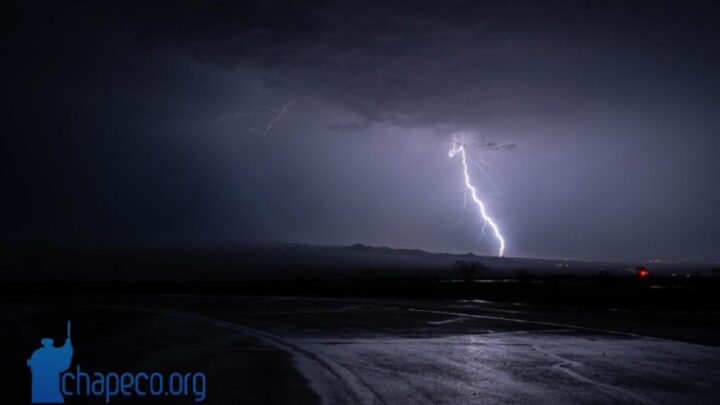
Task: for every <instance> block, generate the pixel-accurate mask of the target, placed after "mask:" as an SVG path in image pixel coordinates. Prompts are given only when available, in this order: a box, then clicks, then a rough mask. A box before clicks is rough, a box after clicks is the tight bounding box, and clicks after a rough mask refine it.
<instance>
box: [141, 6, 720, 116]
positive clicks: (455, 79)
mask: <svg viewBox="0 0 720 405" xmlns="http://www.w3.org/2000/svg"><path fill="white" fill-rule="evenodd" d="M717 7H718V6H716V5H710V6H697V5H692V4H688V3H682V5H681V4H679V3H663V2H650V3H642V2H592V3H580V2H524V1H519V2H482V1H470V2H468V1H460V2H362V3H359V4H347V3H345V2H337V3H326V2H290V3H282V2H212V3H211V5H210V6H208V4H207V3H206V2H194V3H187V4H185V3H184V4H182V5H177V4H176V3H174V2H170V3H156V4H155V7H154V8H153V9H148V8H147V7H145V6H143V7H142V8H141V9H139V10H130V15H131V16H133V17H135V18H136V20H135V21H137V24H138V34H137V40H138V43H140V44H142V45H144V46H148V47H162V46H167V45H177V46H180V47H187V48H189V49H191V50H192V51H193V54H194V55H195V57H196V58H197V59H198V60H201V61H205V62H208V63H216V64H219V65H222V66H227V67H230V68H232V67H237V66H251V67H254V68H256V69H259V70H262V72H263V75H264V77H265V78H266V80H267V81H268V83H270V84H271V86H273V87H280V86H285V87H287V88H289V89H290V90H292V91H297V92H308V93H320V96H323V97H326V98H328V99H329V100H331V101H333V102H339V103H342V104H343V105H345V106H347V107H348V108H351V109H352V110H354V111H356V112H358V113H359V114H361V115H362V116H363V117H364V118H366V119H368V120H372V121H392V122H393V123H395V124H400V125H405V126H417V125H437V124H443V125H449V126H452V127H462V126H467V125H470V126H473V125H477V124H478V123H482V122H485V121H487V120H489V119H492V118H493V117H494V116H496V115H498V114H502V113H506V112H508V111H510V112H512V111H517V110H520V111H522V110H527V109H530V108H532V109H534V110H535V111H536V113H539V114H553V115H561V114H563V113H566V112H567V108H568V106H574V107H576V104H577V103H578V101H579V98H582V97H584V98H586V99H588V100H592V99H596V98H602V97H607V96H624V95H628V96H630V95H632V96H633V97H637V95H638V94H641V95H642V94H648V93H650V94H656V95H661V94H662V93H663V92H664V91H667V89H668V88H672V87H676V86H679V87H683V86H686V85H687V83H688V82H690V83H692V82H696V81H698V80H712V81H713V82H714V85H715V86H716V85H717V71H718V66H719V63H720V56H718V55H719V54H720V52H718V50H720V49H719V47H720V44H719V43H718V36H717V35H716V34H717V28H716V21H715V19H714V17H713V16H715V15H717V11H718V8H717ZM658 86H660V88H658ZM508 100H511V101H508Z"/></svg>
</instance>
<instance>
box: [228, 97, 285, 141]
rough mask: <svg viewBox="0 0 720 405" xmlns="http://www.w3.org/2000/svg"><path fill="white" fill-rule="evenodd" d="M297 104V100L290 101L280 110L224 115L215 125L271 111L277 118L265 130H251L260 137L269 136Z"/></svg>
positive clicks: (270, 121) (263, 108) (271, 109)
mask: <svg viewBox="0 0 720 405" xmlns="http://www.w3.org/2000/svg"><path fill="white" fill-rule="evenodd" d="M296 102H297V100H292V101H289V102H287V103H285V104H284V105H283V106H282V107H280V108H268V107H260V108H256V109H254V110H252V111H247V112H238V113H233V114H227V115H223V116H222V117H220V118H218V119H216V120H215V121H214V123H215V124H220V123H221V122H223V121H227V120H230V119H234V118H246V117H251V116H253V115H255V114H257V113H259V112H260V111H269V112H271V113H273V114H275V116H274V117H273V118H272V119H270V120H269V121H268V122H267V125H265V128H264V129H257V128H250V132H253V133H256V134H260V135H267V134H269V133H270V131H271V130H272V128H273V125H275V123H277V122H278V121H280V120H281V119H282V117H284V116H285V113H287V110H288V108H290V107H291V106H292V105H293V104H295V103H296Z"/></svg>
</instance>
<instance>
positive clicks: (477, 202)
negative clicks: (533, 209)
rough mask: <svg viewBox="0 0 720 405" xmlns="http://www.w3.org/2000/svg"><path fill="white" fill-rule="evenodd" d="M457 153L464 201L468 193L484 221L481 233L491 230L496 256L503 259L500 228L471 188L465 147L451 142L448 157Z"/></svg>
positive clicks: (455, 141) (502, 239)
mask: <svg viewBox="0 0 720 405" xmlns="http://www.w3.org/2000/svg"><path fill="white" fill-rule="evenodd" d="M458 153H459V154H460V157H461V158H462V159H461V161H462V165H463V175H464V176H465V192H466V201H467V195H468V192H469V196H470V197H471V198H472V201H473V202H474V203H475V205H477V207H478V211H480V215H481V216H482V218H483V220H484V223H483V228H482V232H485V227H487V226H489V227H490V229H492V231H493V234H494V235H495V239H497V240H498V245H499V246H498V256H499V257H503V254H504V253H505V239H504V238H503V236H502V233H500V228H499V227H498V226H497V224H496V223H495V221H493V219H492V218H491V217H490V216H489V215H488V214H487V211H486V210H485V204H483V202H482V200H480V198H479V197H478V192H477V189H476V188H475V186H473V184H472V181H471V180H470V174H469V171H468V164H467V156H466V155H465V146H463V145H462V144H460V143H458V141H457V140H456V139H455V140H453V145H452V148H451V149H450V152H448V156H450V158H454V157H455V155H457V154H458Z"/></svg>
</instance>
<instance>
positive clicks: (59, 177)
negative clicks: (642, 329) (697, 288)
mask: <svg viewBox="0 0 720 405" xmlns="http://www.w3.org/2000/svg"><path fill="white" fill-rule="evenodd" d="M146 3H147V4H146ZM581 3H584V4H581ZM138 4H139V5H128V4H125V2H117V3H115V2H71V3H60V2H46V3H36V2H20V3H17V4H10V3H3V5H2V6H0V7H1V9H0V14H1V16H0V20H1V21H0V23H1V24H2V27H1V28H0V30H1V31H2V54H3V57H2V71H3V74H2V82H3V84H2V93H1V94H2V97H1V100H2V115H3V118H2V124H1V125H2V143H1V144H0V159H1V162H2V163H1V166H0V168H1V169H0V181H1V186H2V188H1V190H2V203H0V209H1V211H0V212H1V214H0V215H2V217H0V218H1V219H0V240H1V241H3V242H4V243H5V244H7V245H13V244H20V245H22V244H23V243H27V242H26V241H28V240H46V241H49V242H51V243H56V244H65V245H78V246H128V245H132V246H190V247H201V246H237V245H243V244H248V243H265V242H278V241H279V242H298V243H311V244H327V245H345V244H353V243H363V244H367V245H377V246H390V247H398V248H400V247H403V248H420V249H425V250H430V251H447V252H474V253H477V254H491V255H492V254H495V252H496V250H497V245H496V243H495V241H494V239H493V238H492V237H491V235H489V234H488V235H486V236H483V235H481V233H480V228H481V227H482V221H481V220H480V217H479V216H478V214H477V211H476V210H474V209H473V207H471V206H468V209H467V210H466V211H465V213H464V215H463V217H462V218H460V214H461V209H462V207H463V196H464V184H463V180H462V171H461V170H462V168H461V165H460V161H459V160H458V159H450V158H449V157H448V151H449V150H450V148H451V146H452V141H453V136H456V137H457V138H458V139H460V140H461V141H462V142H463V143H464V144H465V145H466V148H467V150H468V154H469V155H470V156H472V157H473V159H474V160H476V161H477V163H478V164H479V165H480V167H478V166H475V165H471V175H472V179H473V181H474V183H475V185H476V186H477V188H478V190H479V191H480V193H481V195H482V197H483V199H484V200H485V201H486V203H487V208H488V211H489V213H490V214H491V215H492V216H493V218H494V219H495V220H496V222H497V223H498V224H499V226H500V228H501V229H502V231H503V232H504V234H505V237H506V240H507V250H506V254H507V255H508V256H526V257H544V258H565V257H567V258H579V259H603V260H647V259H651V258H662V259H666V260H668V259H683V260H720V249H719V248H720V215H719V214H720V186H719V184H718V179H720V28H719V27H720V23H718V21H720V8H719V6H717V5H716V6H702V5H701V4H700V3H697V4H693V3H692V2H677V3H667V2H648V3H641V2H629V1H623V2H608V1H602V2H600V1H598V2H577V1H573V2H525V1H512V2H495V1H490V2H483V1H467V2H456V1H428V2H419V1H418V2H398V3H392V2H387V1H381V2H372V1H363V2H357V4H354V5H353V4H351V3H350V2H337V3H326V2H320V1H317V2H316V1H296V2H288V3H283V2H250V1H237V2H222V1H198V2H191V3H183V2H175V1H169V2H138ZM288 103H290V104H289V106H288ZM283 106H288V107H287V109H286V111H285V114H284V116H282V118H281V119H279V120H277V121H275V122H274V123H273V125H272V128H271V129H270V130H269V131H267V133H265V134H264V132H265V131H266V129H267V125H268V124H269V123H270V122H271V121H273V119H274V118H275V117H276V115H277V113H276V112H275V111H277V110H279V109H281V108H282V107H283ZM253 112H254V113H253ZM480 161H482V162H485V163H480ZM481 168H482V170H484V171H485V172H486V174H487V175H489V177H490V178H492V182H491V181H490V180H489V179H488V177H486V176H485V175H484V174H483V173H482V171H481ZM493 183H494V186H493Z"/></svg>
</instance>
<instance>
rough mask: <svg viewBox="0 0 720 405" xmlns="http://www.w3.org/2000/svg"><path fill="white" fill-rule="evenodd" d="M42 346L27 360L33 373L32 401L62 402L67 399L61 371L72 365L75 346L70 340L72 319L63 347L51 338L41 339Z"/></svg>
mask: <svg viewBox="0 0 720 405" xmlns="http://www.w3.org/2000/svg"><path fill="white" fill-rule="evenodd" d="M40 344H41V347H40V348H39V349H37V350H35V351H34V352H33V354H32V356H30V358H29V359H28V361H27V365H28V366H29V367H30V372H31V373H32V402H33V403H34V404H61V403H64V402H65V399H64V398H63V396H62V395H61V393H60V373H62V372H63V371H65V370H67V369H68V368H69V367H70V362H71V361H72V356H73V347H72V343H71V341H70V321H68V323H67V338H66V339H65V344H64V345H62V346H61V347H55V346H54V344H55V341H54V340H53V339H50V338H43V339H40Z"/></svg>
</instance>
